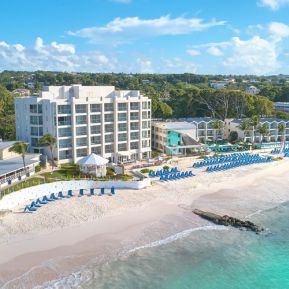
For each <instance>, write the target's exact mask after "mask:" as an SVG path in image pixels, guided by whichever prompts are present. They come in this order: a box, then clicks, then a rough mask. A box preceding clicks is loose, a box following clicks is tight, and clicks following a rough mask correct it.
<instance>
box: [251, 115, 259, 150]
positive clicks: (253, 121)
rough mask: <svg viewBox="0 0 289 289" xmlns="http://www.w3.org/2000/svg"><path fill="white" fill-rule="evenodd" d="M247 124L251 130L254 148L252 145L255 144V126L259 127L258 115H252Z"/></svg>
mask: <svg viewBox="0 0 289 289" xmlns="http://www.w3.org/2000/svg"><path fill="white" fill-rule="evenodd" d="M249 122H250V125H251V128H252V143H253V146H254V144H255V131H256V128H257V126H259V123H260V117H259V116H258V115H253V116H252V117H251V119H250V120H249Z"/></svg>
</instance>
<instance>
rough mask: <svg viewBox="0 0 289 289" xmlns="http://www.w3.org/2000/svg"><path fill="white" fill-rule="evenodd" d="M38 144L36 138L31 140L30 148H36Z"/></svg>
mask: <svg viewBox="0 0 289 289" xmlns="http://www.w3.org/2000/svg"><path fill="white" fill-rule="evenodd" d="M38 142H39V139H38V138H31V146H33V147H38Z"/></svg>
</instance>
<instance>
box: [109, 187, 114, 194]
mask: <svg viewBox="0 0 289 289" xmlns="http://www.w3.org/2000/svg"><path fill="white" fill-rule="evenodd" d="M110 193H111V194H112V195H115V188H114V187H111V189H110Z"/></svg>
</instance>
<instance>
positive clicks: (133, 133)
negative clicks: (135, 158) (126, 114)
mask: <svg viewBox="0 0 289 289" xmlns="http://www.w3.org/2000/svg"><path fill="white" fill-rule="evenodd" d="M130 139H131V140H136V139H139V132H138V131H135V132H131V133H130Z"/></svg>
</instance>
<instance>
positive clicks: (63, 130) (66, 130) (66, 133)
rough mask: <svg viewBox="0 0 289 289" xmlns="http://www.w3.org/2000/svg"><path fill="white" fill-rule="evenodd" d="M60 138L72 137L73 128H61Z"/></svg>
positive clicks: (59, 131)
mask: <svg viewBox="0 0 289 289" xmlns="http://www.w3.org/2000/svg"><path fill="white" fill-rule="evenodd" d="M58 136H59V137H65V136H71V128H70V127H65V128H59V129H58Z"/></svg>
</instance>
